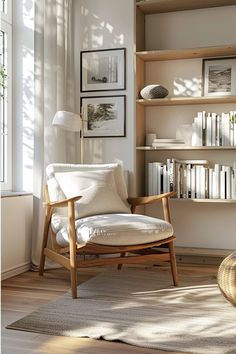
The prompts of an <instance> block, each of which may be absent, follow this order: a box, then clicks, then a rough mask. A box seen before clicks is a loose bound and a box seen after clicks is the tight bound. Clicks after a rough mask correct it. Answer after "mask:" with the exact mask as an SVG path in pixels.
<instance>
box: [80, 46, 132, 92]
mask: <svg viewBox="0 0 236 354" xmlns="http://www.w3.org/2000/svg"><path fill="white" fill-rule="evenodd" d="M125 54H126V50H125V48H117V49H102V50H95V51H85V52H81V56H80V65H81V67H80V71H81V92H88V91H111V90H125V84H126V83H125V56H126V55H125Z"/></svg>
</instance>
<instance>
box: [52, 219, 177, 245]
mask: <svg viewBox="0 0 236 354" xmlns="http://www.w3.org/2000/svg"><path fill="white" fill-rule="evenodd" d="M57 221H58V220H57V219H56V218H54V219H52V227H53V231H54V232H55V233H56V239H57V242H58V243H59V244H60V245H61V246H63V247H64V246H67V245H68V244H69V231H68V224H65V219H64V218H63V220H62V219H60V223H57ZM63 224H64V225H63ZM60 226H61V227H62V228H61V229H60V230H59V231H58V227H60ZM75 226H76V238H77V243H78V244H85V243H87V242H92V243H96V244H99V245H109V246H128V245H137V244H145V243H149V242H154V241H159V240H163V239H165V238H168V237H170V236H172V235H173V228H172V226H171V224H169V223H168V222H166V221H164V220H160V219H156V218H152V217H150V216H145V215H139V214H103V215H96V216H89V217H86V218H82V219H78V220H76V222H75Z"/></svg>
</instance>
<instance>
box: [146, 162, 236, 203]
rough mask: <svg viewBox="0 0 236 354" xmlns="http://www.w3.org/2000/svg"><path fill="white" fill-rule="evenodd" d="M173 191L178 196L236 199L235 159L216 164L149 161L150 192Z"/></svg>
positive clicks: (152, 193) (150, 193)
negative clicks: (230, 161)
mask: <svg viewBox="0 0 236 354" xmlns="http://www.w3.org/2000/svg"><path fill="white" fill-rule="evenodd" d="M171 191H175V192H176V197H177V198H199V199H206V198H209V199H236V161H235V162H234V163H233V165H232V166H224V165H220V164H215V165H214V167H210V166H209V161H207V160H178V159H167V161H166V164H163V163H161V162H150V163H148V194H149V195H156V194H161V193H165V192H171Z"/></svg>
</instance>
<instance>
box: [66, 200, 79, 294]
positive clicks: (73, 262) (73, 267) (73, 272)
mask: <svg viewBox="0 0 236 354" xmlns="http://www.w3.org/2000/svg"><path fill="white" fill-rule="evenodd" d="M68 216H69V234H70V280H71V292H72V298H73V299H76V298H77V257H76V238H75V210H74V203H72V202H69V203H68Z"/></svg>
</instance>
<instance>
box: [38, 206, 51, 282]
mask: <svg viewBox="0 0 236 354" xmlns="http://www.w3.org/2000/svg"><path fill="white" fill-rule="evenodd" d="M50 219H51V210H50V209H48V210H47V212H46V217H45V222H44V230H43V242H42V249H41V255H40V263H39V275H40V276H43V273H44V265H45V255H44V248H46V247H47V242H48V231H49V223H50Z"/></svg>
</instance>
